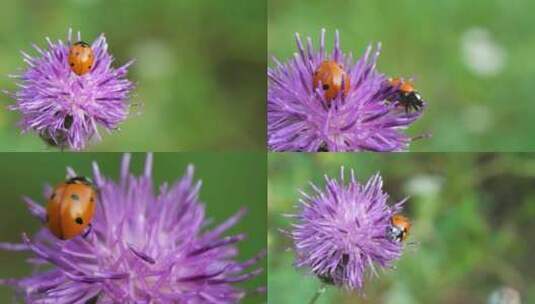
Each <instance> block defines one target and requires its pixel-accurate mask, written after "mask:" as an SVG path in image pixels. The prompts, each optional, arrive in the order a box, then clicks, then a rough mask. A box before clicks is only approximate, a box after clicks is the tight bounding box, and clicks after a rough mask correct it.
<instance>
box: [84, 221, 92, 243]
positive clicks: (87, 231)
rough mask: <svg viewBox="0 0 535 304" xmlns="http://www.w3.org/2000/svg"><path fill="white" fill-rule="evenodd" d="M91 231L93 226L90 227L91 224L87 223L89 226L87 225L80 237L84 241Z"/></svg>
mask: <svg viewBox="0 0 535 304" xmlns="http://www.w3.org/2000/svg"><path fill="white" fill-rule="evenodd" d="M91 230H93V225H91V223H89V225H87V229H86V231H85V232H84V234H83V235H82V237H83V238H84V239H85V238H86V237H87V236H88V235H89V233H90V232H91Z"/></svg>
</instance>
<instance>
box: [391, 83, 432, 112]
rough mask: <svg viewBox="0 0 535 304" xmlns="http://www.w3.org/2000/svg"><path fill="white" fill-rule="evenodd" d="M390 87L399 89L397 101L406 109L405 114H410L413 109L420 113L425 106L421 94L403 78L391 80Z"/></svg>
mask: <svg viewBox="0 0 535 304" xmlns="http://www.w3.org/2000/svg"><path fill="white" fill-rule="evenodd" d="M389 82H390V85H391V86H393V87H398V88H399V93H398V96H396V99H397V100H395V101H398V102H399V104H400V105H401V106H402V107H404V108H405V112H407V113H408V112H409V111H410V110H411V108H412V109H414V110H415V111H419V110H420V109H421V108H422V107H423V106H424V101H423V99H422V96H420V93H418V92H417V91H416V90H415V89H414V85H413V84H412V83H410V82H408V81H405V80H403V79H401V78H391V79H389Z"/></svg>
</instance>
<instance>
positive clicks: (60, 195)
mask: <svg viewBox="0 0 535 304" xmlns="http://www.w3.org/2000/svg"><path fill="white" fill-rule="evenodd" d="M95 200H96V191H95V189H94V188H93V185H92V183H91V182H90V181H89V179H87V178H85V177H81V176H78V177H73V178H70V179H68V180H67V181H66V182H64V183H61V184H59V185H58V186H56V188H55V189H54V192H53V193H52V195H51V196H50V199H49V200H48V203H47V207H46V223H47V225H48V229H50V232H52V234H54V235H55V236H57V237H58V238H59V239H62V240H68V239H72V238H74V237H75V236H78V235H80V234H82V232H83V231H84V230H85V229H86V228H87V227H88V226H90V222H91V219H93V214H94V212H95V203H96V202H95ZM88 231H89V230H88Z"/></svg>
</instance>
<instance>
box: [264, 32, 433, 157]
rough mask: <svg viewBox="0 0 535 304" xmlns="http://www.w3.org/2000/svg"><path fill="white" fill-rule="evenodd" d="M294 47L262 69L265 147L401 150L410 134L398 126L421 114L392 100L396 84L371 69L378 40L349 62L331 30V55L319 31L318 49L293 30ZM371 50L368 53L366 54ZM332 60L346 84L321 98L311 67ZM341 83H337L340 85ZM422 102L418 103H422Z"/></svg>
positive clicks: (278, 149) (377, 53)
mask: <svg viewBox="0 0 535 304" xmlns="http://www.w3.org/2000/svg"><path fill="white" fill-rule="evenodd" d="M296 40H297V47H298V50H299V52H298V53H296V54H295V55H294V58H293V60H290V61H289V62H288V63H285V64H283V63H280V62H279V61H278V60H277V59H274V61H275V64H276V67H275V68H269V69H268V79H269V81H268V97H267V104H268V148H269V149H270V150H271V151H305V152H318V151H326V152H327V151H332V152H342V151H385V152H386V151H404V150H407V149H408V147H409V144H410V142H411V138H410V137H408V136H407V135H405V134H404V133H403V132H402V130H403V129H405V128H407V127H408V126H409V125H410V124H411V123H413V122H414V121H416V120H417V119H418V118H419V117H420V116H421V113H422V112H421V111H415V112H410V113H408V112H406V111H405V109H404V107H402V106H401V105H400V103H399V102H398V101H397V100H396V96H397V95H398V93H399V90H400V88H399V86H393V85H391V84H390V82H389V81H388V79H387V78H386V77H385V75H383V74H381V73H379V72H378V71H377V70H376V69H375V64H376V61H377V58H378V56H379V53H380V45H379V46H378V47H377V49H376V50H375V51H373V49H372V47H371V46H369V47H368V49H367V50H366V53H365V54H364V56H363V57H362V58H360V59H359V60H357V61H356V62H354V60H353V55H352V54H351V53H349V54H344V53H343V52H342V49H341V48H340V38H339V33H338V31H336V36H335V45H334V49H333V51H332V53H331V54H327V53H326V52H325V30H324V29H323V30H322V32H321V40H320V49H319V51H316V50H314V48H313V46H312V40H311V38H310V37H308V38H307V45H306V48H305V47H304V46H303V43H302V42H301V38H300V37H299V34H296ZM372 53H373V54H372ZM329 60H332V61H335V62H336V63H337V64H338V65H339V66H340V67H341V68H342V69H344V71H345V72H346V73H347V77H348V79H349V83H350V87H349V90H348V92H347V94H341V93H339V94H338V95H337V96H336V97H335V98H334V99H332V100H326V99H325V94H324V93H323V91H322V90H321V88H320V87H319V86H318V87H317V88H316V89H315V88H314V85H313V83H314V81H313V78H314V72H315V71H317V69H318V67H319V66H320V65H321V63H322V62H324V61H329ZM342 87H343V86H342ZM422 106H423V105H422Z"/></svg>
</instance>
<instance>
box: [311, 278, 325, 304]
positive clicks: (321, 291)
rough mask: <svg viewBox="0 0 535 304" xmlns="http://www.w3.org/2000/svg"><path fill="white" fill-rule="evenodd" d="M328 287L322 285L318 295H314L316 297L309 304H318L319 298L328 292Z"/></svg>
mask: <svg viewBox="0 0 535 304" xmlns="http://www.w3.org/2000/svg"><path fill="white" fill-rule="evenodd" d="M326 289H327V288H326V286H325V284H323V283H322V284H321V285H320V287H319V288H318V290H316V293H315V294H314V296H313V297H312V299H310V302H308V304H314V303H316V301H317V300H318V299H319V297H320V296H321V295H322V294H324V293H325V290H326Z"/></svg>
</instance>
